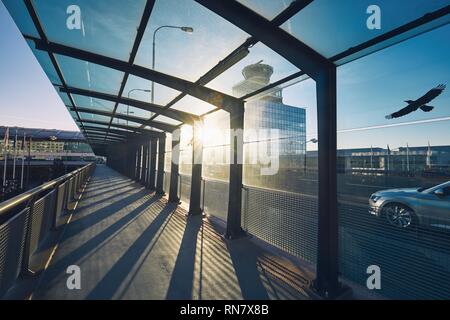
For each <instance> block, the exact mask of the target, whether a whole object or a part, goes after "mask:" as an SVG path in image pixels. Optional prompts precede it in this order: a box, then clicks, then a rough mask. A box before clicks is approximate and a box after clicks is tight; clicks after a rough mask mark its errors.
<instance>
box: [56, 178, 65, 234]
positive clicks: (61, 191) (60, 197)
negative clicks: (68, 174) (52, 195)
mask: <svg viewBox="0 0 450 320" xmlns="http://www.w3.org/2000/svg"><path fill="white" fill-rule="evenodd" d="M66 187H67V182H64V183H62V184H60V185H59V186H58V190H57V200H56V208H55V218H56V221H55V224H56V226H58V223H59V219H60V217H61V216H63V215H64V214H65V213H66V210H65V208H66Z"/></svg>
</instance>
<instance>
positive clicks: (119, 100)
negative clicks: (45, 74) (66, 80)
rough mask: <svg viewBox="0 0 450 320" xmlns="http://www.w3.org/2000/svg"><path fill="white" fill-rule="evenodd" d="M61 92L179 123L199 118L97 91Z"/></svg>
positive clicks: (63, 90) (69, 90)
mask: <svg viewBox="0 0 450 320" xmlns="http://www.w3.org/2000/svg"><path fill="white" fill-rule="evenodd" d="M59 90H60V91H61V92H65V93H70V94H77V95H81V96H85V97H92V98H97V99H103V100H107V101H112V102H116V103H121V104H124V105H129V106H132V107H136V108H139V109H142V110H146V111H150V112H160V113H161V114H163V115H165V116H166V117H169V118H172V119H175V120H178V121H181V122H187V123H192V122H193V121H194V120H196V119H198V118H199V117H198V116H196V115H193V114H190V113H187V112H183V111H178V110H173V109H163V107H162V106H159V105H156V104H153V103H149V102H144V101H140V100H135V99H129V98H124V97H118V96H115V95H112V94H108V93H103V92H97V91H91V90H86V89H80V88H60V89H59Z"/></svg>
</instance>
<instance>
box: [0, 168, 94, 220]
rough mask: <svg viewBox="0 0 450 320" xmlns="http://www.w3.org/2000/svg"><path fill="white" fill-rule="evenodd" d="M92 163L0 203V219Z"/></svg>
mask: <svg viewBox="0 0 450 320" xmlns="http://www.w3.org/2000/svg"><path fill="white" fill-rule="evenodd" d="M93 164H94V163H93V162H91V163H89V164H87V165H86V166H84V167H82V168H78V169H76V170H74V171H72V172H69V173H67V174H65V175H64V176H62V177H59V178H56V179H54V180H52V181H49V182H46V183H44V184H42V185H40V186H38V187H36V188H34V189H31V190H28V191H26V192H24V193H22V194H19V195H18V196H15V197H14V198H11V199H9V200H6V201H4V202H2V203H0V217H1V216H2V215H3V214H5V213H7V212H8V211H9V210H11V209H12V208H14V207H16V206H18V205H19V204H22V203H24V202H26V201H28V200H30V199H32V198H33V197H34V196H36V195H38V194H40V193H42V192H44V191H46V190H49V189H51V188H52V187H54V186H55V185H57V184H59V183H62V182H63V181H66V180H69V179H70V178H71V177H73V176H75V175H77V174H78V173H79V172H81V171H83V170H85V169H87V168H89V167H90V166H92V165H93Z"/></svg>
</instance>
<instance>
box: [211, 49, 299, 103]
mask: <svg viewBox="0 0 450 320" xmlns="http://www.w3.org/2000/svg"><path fill="white" fill-rule="evenodd" d="M250 65H252V66H250ZM247 66H248V68H246V67H247ZM244 68H246V72H245V75H244V72H243V71H244ZM298 71H299V69H298V68H297V67H295V66H294V65H293V64H291V63H290V62H288V61H287V60H286V59H284V58H283V57H281V56H280V55H279V54H277V53H276V52H275V51H273V50H271V49H270V48H269V47H267V46H266V45H264V44H263V43H261V42H259V43H257V44H255V45H254V46H253V47H252V48H250V53H249V54H248V55H247V57H245V58H244V59H242V60H241V61H239V62H238V63H236V64H235V65H234V66H232V67H231V68H230V69H228V70H227V71H225V72H224V73H222V74H221V75H220V76H218V77H217V78H215V79H214V80H213V81H211V82H210V83H209V84H208V85H207V87H209V88H211V89H215V90H218V91H221V92H223V93H227V94H230V95H233V96H235V97H242V96H244V95H246V94H248V93H251V92H254V91H256V90H258V89H260V88H262V87H265V86H266V85H268V84H270V83H273V82H276V81H278V80H280V79H283V78H285V77H287V76H290V75H291V74H293V73H296V72H298Z"/></svg>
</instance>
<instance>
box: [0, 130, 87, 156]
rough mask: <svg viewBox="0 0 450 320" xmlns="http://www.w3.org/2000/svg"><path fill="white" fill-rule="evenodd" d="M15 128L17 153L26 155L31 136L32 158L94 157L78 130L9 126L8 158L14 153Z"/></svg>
mask: <svg viewBox="0 0 450 320" xmlns="http://www.w3.org/2000/svg"><path fill="white" fill-rule="evenodd" d="M6 129H7V128H6V127H0V137H1V140H0V148H1V153H0V158H3V156H4V136H5V132H6ZM16 130H17V147H16V149H17V155H18V156H19V157H21V156H22V155H24V156H27V155H28V145H29V143H30V138H31V147H30V152H31V157H32V158H33V159H51V160H53V159H65V158H85V157H94V156H95V155H94V153H93V151H92V149H91V147H90V146H89V144H88V143H87V142H86V139H85V138H84V136H83V134H82V133H81V132H78V131H64V130H49V129H30V128H16V127H10V128H9V143H8V149H7V153H8V154H9V156H8V157H9V158H10V159H11V156H12V155H13V153H14V139H15V136H16ZM24 135H25V137H26V146H25V148H23V149H22V143H23V137H24Z"/></svg>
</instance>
